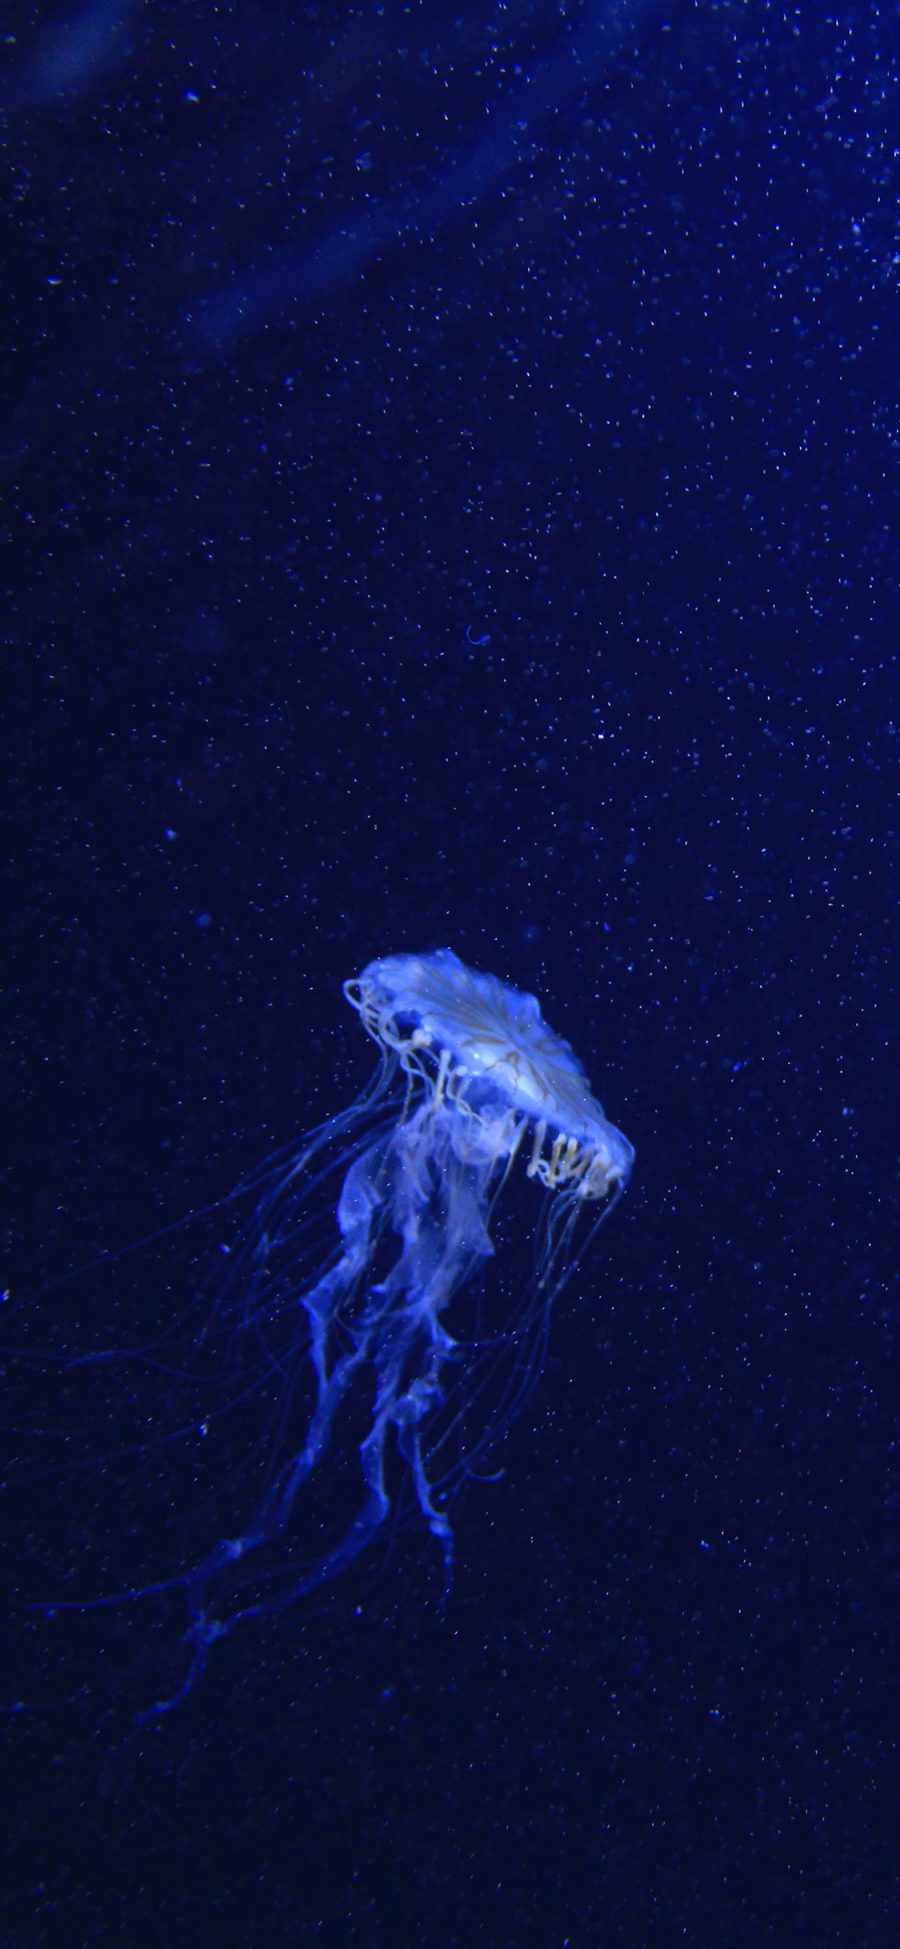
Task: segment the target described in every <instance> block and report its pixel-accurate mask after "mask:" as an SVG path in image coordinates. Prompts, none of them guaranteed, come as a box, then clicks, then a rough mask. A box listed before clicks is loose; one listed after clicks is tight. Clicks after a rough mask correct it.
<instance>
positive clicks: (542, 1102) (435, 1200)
mask: <svg viewBox="0 0 900 1949" xmlns="http://www.w3.org/2000/svg"><path fill="white" fill-rule="evenodd" d="M344 993H345V995H346V997H347V1000H348V1001H349V1002H350V1004H351V1006H352V1007H353V1008H354V1009H355V1010H356V1012H357V1014H358V1015H359V1017H360V1020H361V1022H362V1025H363V1027H364V1028H365V1030H366V1031H367V1033H368V1034H369V1035H370V1036H371V1037H372V1038H373V1040H374V1041H375V1042H376V1044H377V1045H378V1050H379V1063H378V1067H377V1070H376V1073H375V1075H374V1077H373V1079H372V1081H371V1082H370V1084H369V1086H368V1087H367V1088H366V1089H365V1090H364V1091H363V1092H362V1094H361V1095H360V1096H359V1098H358V1099H357V1101H356V1102H355V1103H354V1104H352V1105H351V1106H350V1107H349V1108H348V1109H346V1110H343V1111H340V1112H338V1113H337V1114H335V1115H334V1116H332V1117H330V1118H328V1119H327V1120H326V1121H325V1122H324V1123H323V1124H322V1125H321V1126H320V1127H319V1128H318V1129H317V1130H315V1131H314V1132H312V1133H311V1134H310V1135H309V1136H308V1137H307V1138H306V1139H305V1140H304V1141H303V1142H302V1143H301V1145H300V1146H299V1147H298V1148H296V1149H294V1150H293V1151H292V1152H291V1153H290V1154H289V1155H287V1157H285V1156H284V1155H282V1156H281V1157H280V1158H278V1159H275V1160H273V1162H272V1163H271V1164H270V1165H269V1166H266V1167H263V1169H262V1171H261V1172H259V1173H258V1174H257V1176H256V1177H255V1179H254V1180H252V1184H253V1188H254V1194H255V1207H254V1211H253V1215H252V1218H251V1220H250V1223H249V1225H248V1226H247V1227H246V1228H245V1231H244V1233H243V1234H242V1235H241V1236H240V1237H239V1238H238V1239H237V1240H236V1241H235V1242H234V1245H233V1246H232V1247H231V1248H230V1249H229V1250H228V1252H227V1255H226V1257H225V1259H224V1268H225V1269H224V1272H223V1275H222V1279H221V1283H220V1285H219V1287H218V1289H217V1291H216V1293H215V1294H214V1299H213V1305H212V1312H211V1315H210V1314H207V1315H206V1316H205V1317H203V1318H202V1321H201V1325H200V1328H199V1330H198V1331H197V1332H196V1333H195V1334H194V1333H193V1329H191V1333H190V1334H185V1333H184V1332H183V1335H182V1344H183V1343H184V1340H185V1339H187V1338H190V1337H193V1343H194V1351H195V1353H196V1355H197V1359H198V1362H202V1363H206V1362H208V1358H209V1350H210V1348H211V1347H214V1346H215V1345H216V1342H217V1339H218V1341H219V1342H220V1344H221V1347H222V1349H223V1358H222V1363H221V1365H222V1372H223V1375H224V1376H225V1379H224V1382H223V1383H222V1388H223V1396H222V1406H221V1413H222V1414H223V1415H227V1414H228V1413H229V1412H230V1413H231V1417H232V1418H231V1423H230V1426H231V1428H232V1429H233V1430H237V1432H238V1436H239V1432H240V1429H241V1428H242V1427H244V1426H245V1425H246V1417H247V1414H248V1411H249V1410H250V1408H251V1407H252V1404H253V1402H254V1401H257V1402H259V1403H261V1411H262V1421H263V1424H264V1427H265V1430H266V1433H265V1436H264V1439H263V1441H262V1445H261V1446H262V1452H261V1453H260V1452H259V1450H258V1451H257V1453H256V1456H255V1465H256V1471H257V1476H258V1480H257V1485H256V1488H255V1491H254V1490H253V1489H252V1488H251V1486H250V1484H249V1482H248V1484H247V1500H246V1504H245V1507H246V1508H247V1509H248V1516H247V1520H246V1522H245V1525H244V1527H243V1528H241V1529H240V1530H239V1531H238V1533H236V1534H235V1533H234V1532H232V1533H231V1534H230V1535H229V1536H226V1537H224V1538H221V1539H220V1540H219V1541H216V1542H214V1543H213V1544H212V1546H211V1547H209V1548H207V1549H206V1550H205V1552H202V1551H201V1552H200V1554H199V1555H198V1557H197V1558H196V1559H195V1560H194V1561H193V1562H190V1561H189V1562H188V1564H187V1565H186V1567H184V1568H183V1569H181V1570H178V1571H176V1572H175V1573H174V1574H173V1575H170V1576H166V1577H163V1578H161V1579H160V1580H158V1581H156V1582H154V1583H151V1584H143V1585H141V1586H139V1587H134V1588H131V1589H128V1590H126V1591H124V1592H120V1593H118V1594H117V1596H116V1597H113V1598H110V1599H104V1600H103V1601H104V1602H111V1603H115V1602H122V1601H126V1600H133V1599H138V1598H143V1597H146V1596H148V1595H149V1594H150V1593H151V1592H162V1591H172V1590H176V1589H181V1590H183V1592H184V1596H185V1598H186V1600H187V1606H188V1613H189V1623H188V1627H187V1631H186V1635H185V1644H186V1648H187V1659H186V1667H185V1671H184V1676H183V1678H182V1681H181V1682H180V1683H179V1684H178V1685H177V1687H176V1688H175V1690H174V1691H172V1692H171V1693H170V1694H169V1695H168V1696H166V1697H164V1698H163V1699H161V1700H159V1701H158V1702H157V1703H156V1704H155V1705H154V1706H153V1707H152V1711H153V1712H154V1713H158V1712H163V1711H168V1710H170V1709H171V1708H172V1707H173V1706H175V1705H177V1704H178V1703H179V1702H180V1701H181V1700H182V1699H184V1698H185V1697H186V1695H187V1693H188V1692H189V1690H190V1688H191V1687H192V1685H193V1684H194V1682H195V1681H196V1679H197V1677H198V1675H199V1673H200V1672H201V1671H202V1670H203V1668H204V1666H205V1664H206V1662H207V1659H208V1656H209V1652H210V1648H211V1646H212V1645H213V1643H214V1642H216V1641H217V1640H218V1639H219V1638H221V1637H223V1636H225V1635H227V1634H228V1633H230V1632H231V1631H232V1630H233V1629H234V1628H235V1626H236V1625H237V1624H239V1623H240V1622H241V1621H242V1620H245V1619H249V1618H260V1617H264V1616H267V1615H270V1614H272V1613H275V1612H277V1611H280V1610H283V1609H284V1608H285V1607H286V1606H287V1605H289V1604H292V1603H294V1602H296V1601H298V1600H300V1599H301V1598H302V1597H303V1596H304V1595H306V1594H308V1593H311V1592H314V1591H317V1590H321V1589H322V1588H323V1587H324V1586H326V1585H328V1584H330V1583H331V1582H332V1581H333V1580H334V1579H335V1578H336V1577H337V1576H338V1575H339V1574H340V1573H341V1572H342V1571H344V1570H345V1569H346V1568H347V1567H348V1566H349V1565H350V1564H352V1563H353V1562H354V1561H355V1560H356V1559H357V1558H358V1557H359V1556H360V1555H361V1554H362V1553H363V1552H364V1551H365V1550H366V1549H367V1548H368V1547H369V1546H370V1545H371V1544H372V1543H373V1542H374V1541H375V1539H376V1537H377V1536H378V1534H379V1532H380V1531H381V1530H382V1528H383V1526H384V1525H385V1523H386V1520H387V1518H388V1517H389V1516H390V1515H391V1514H392V1512H395V1511H396V1510H397V1508H398V1506H400V1505H405V1511H406V1513H407V1514H410V1513H411V1514H412V1515H413V1516H416V1517H417V1518H418V1520H419V1521H420V1522H424V1524H425V1525H427V1528H428V1530H430V1532H431V1535H432V1536H433V1538H434V1539H435V1542H436V1543H437V1545H438V1546H439V1550H440V1553H441V1556H442V1558H443V1564H444V1571H445V1578H446V1579H447V1580H448V1581H449V1577H450V1573H451V1567H452V1554H453V1533H452V1529H451V1522H450V1509H451V1505H452V1501H453V1497H454V1495H455V1493H456V1491H457V1490H458V1489H459V1488H460V1487H461V1485H462V1484H463V1483H464V1482H465V1481H466V1480H468V1479H471V1477H472V1476H473V1474H474V1473H475V1471H476V1469H477V1468H478V1467H479V1466H480V1464H481V1462H482V1460H483V1458H484V1456H485V1455H486V1454H487V1452H488V1450H489V1449H490V1447H491V1446H492V1445H493V1444H494V1443H495V1442H496V1441H497V1440H498V1439H499V1437H500V1436H502V1434H503V1433H504V1432H505V1430H506V1429H507V1428H508V1427H509V1425H510V1423H511V1422H512V1420H513V1419H514V1417H515V1415H516V1413H517V1412H518V1411H520V1409H521V1407H522V1405H523V1403H524V1401H525V1400H526V1399H527V1398H528V1394H529V1392H530V1389H531V1387H532V1386H533V1385H534V1383H535V1380H536V1379H537V1376H538V1374H539V1373H540V1370H541V1365H542V1360H543V1353H544V1349H545V1347H546V1343H547V1335H548V1332H549V1326H550V1320H551V1316H552V1310H553V1304H554V1301H555V1299H556V1298H557V1297H558V1295H559V1293H560V1291H561V1290H562V1288H563V1286H564V1285H565V1283H566V1281H567V1280H568V1279H569V1278H570V1277H571V1276H572V1272H573V1270H574V1267H575V1266H576V1264H578V1263H579V1261H580V1259H581V1257H582V1255H583V1252H584V1251H585V1250H586V1249H587V1246H588V1245H589V1244H590V1241H591V1239H592V1237H593V1235H594V1232H595V1230H596V1227H597V1225H598V1224H599V1223H600V1222H602V1220H603V1219H604V1218H605V1217H606V1216H607V1215H608V1213H609V1212H610V1211H611V1210H612V1208H613V1206H614V1204H615V1203H616V1201H617V1199H618V1197H619V1196H620V1194H621V1192H622V1190H623V1188H624V1186H625V1184H626V1182H627V1179H628V1175H629V1172H630V1169H631V1164H632V1158H633V1152H632V1149H631V1145H630V1144H629V1143H628V1140H627V1138H625V1137H623V1135H622V1133H621V1131H619V1130H617V1129H616V1128H615V1126H614V1125H613V1124H611V1123H610V1122H609V1121H608V1120H607V1118H606V1117H605V1115H604V1112H603V1110H602V1108H601V1106H600V1104H599V1103H598V1102H597V1100H596V1098H595V1097H593V1096H592V1094H591V1091H590V1087H589V1085H588V1081H587V1078H586V1076H585V1073H584V1071H583V1070H582V1068H581V1065H580V1064H579V1062H578V1061H577V1058H576V1057H575V1055H574V1053H573V1051H572V1049H571V1048H570V1046H569V1044H568V1043H567V1042H565V1041H563V1040H562V1038H561V1037H559V1036H556V1035H554V1033H553V1031H552V1030H551V1029H550V1028H548V1026H547V1024H546V1022H545V1021H544V1019H543V1017H542V1015H541V1011H540V1007H539V1005H538V1003H537V1001H536V1000H535V997H534V996H533V995H529V994H523V993H520V992H519V991H518V990H516V989H514V988H510V987H508V986H506V984H505V983H503V982H501V981H499V980H497V979H496V977H495V976H493V975H485V974H477V973H475V972H473V970H471V969H470V968H467V967H466V966H465V965H464V963H463V962H462V961H461V960H460V959H459V958H458V956H457V955H456V954H455V953H453V952H452V950H450V949H449V948H444V949H440V950H438V951H437V952H435V953H431V954H423V955H412V954H410V955H392V956H386V957H384V958H383V959H380V960H375V961H371V962H370V963H369V964H368V966H367V967H365V968H364V969H363V972H362V974H360V975H359V976H358V977H357V978H356V979H355V980H352V981H348V982H347V983H346V984H345V988H344ZM517 1160H520V1161H521V1162H522V1163H523V1164H524V1171H523V1176H524V1178H525V1180H526V1181H527V1180H529V1179H530V1180H531V1181H532V1184H533V1186H534V1190H535V1192H539V1193H540V1196H539V1199H537V1200H536V1201H535V1221H534V1231H535V1250H534V1258H533V1262H531V1264H530V1265H529V1268H528V1270H527V1272H526V1273H525V1274H524V1276H523V1277H520V1276H519V1275H518V1273H516V1274H515V1276H514V1275H513V1273H512V1272H511V1273H510V1275H509V1277H508V1278H507V1279H506V1280H505V1282H503V1283H504V1285H505V1288H506V1290H505V1295H499V1296H498V1292H497V1290H495V1286H494V1284H492V1285H491V1287H490V1288H489V1289H488V1290H487V1293H486V1295H485V1297H484V1298H483V1300H482V1299H481V1298H480V1297H478V1298H476V1299H474V1300H473V1295H479V1296H480V1294H481V1287H482V1281H481V1274H482V1273H483V1272H484V1271H485V1268H486V1266H487V1262H488V1261H489V1260H490V1259H491V1258H492V1257H493V1255H494V1251H495V1239H497V1238H498V1237H499V1231H498V1224H499V1204H498V1201H499V1199H500V1195H501V1193H502V1192H503V1190H504V1187H505V1185H506V1183H507V1180H508V1179H509V1178H510V1176H511V1174H512V1172H513V1170H514V1168H515V1166H516V1163H517ZM245 1188H246V1189H248V1190H249V1189H250V1182H249V1181H248V1185H247V1187H245ZM585 1221H586V1222H585ZM499 1283H500V1282H497V1284H498V1285H499ZM467 1302H469V1303H468V1304H467ZM504 1303H505V1305H506V1307H507V1313H506V1316H504V1315H503V1313H502V1306H503V1304H504ZM248 1350H249V1351H248ZM146 1351H147V1353H148V1355H149V1356H150V1360H149V1361H148V1364H153V1363H156V1364H157V1365H158V1364H159V1353H160V1343H159V1342H157V1343H155V1344H154V1346H153V1347H152V1348H150V1349H147V1350H146ZM187 1351H188V1353H190V1351H191V1350H190V1349H188V1350H187ZM188 1365H189V1361H187V1360H186V1361H184V1362H182V1368H183V1369H184V1368H186V1367H187V1366H188ZM273 1397H274V1398H273ZM253 1461H254V1458H253V1457H251V1456H250V1455H249V1454H248V1456H247V1474H248V1476H249V1475H250V1473H251V1472H252V1470H251V1464H252V1462H253ZM348 1477H350V1478H352V1480H353V1482H354V1487H353V1489H352V1491H351V1492H350V1497H349V1500H348V1499H347V1497H348V1486H347V1485H348ZM336 1481H337V1482H339V1483H340V1513H339V1515H338V1516H337V1517H336V1518H335V1515H334V1508H335V1505H334V1501H333V1498H332V1497H331V1495H330V1491H329V1485H330V1484H332V1485H333V1484H334V1483H335V1482H336ZM317 1485H318V1487H317ZM233 1501H234V1499H233V1496H232V1494H231V1488H229V1507H233ZM326 1507H327V1508H328V1509H329V1512H330V1513H329V1515H328V1517H327V1518H326V1516H325V1514H324V1511H325V1510H326ZM304 1512H306V1513H305V1514H304ZM207 1534H208V1532H207ZM69 1607H70V1608H71V1607H73V1606H69ZM74 1608H84V1607H80V1606H77V1605H76V1606H74ZM144 1716H147V1715H144Z"/></svg>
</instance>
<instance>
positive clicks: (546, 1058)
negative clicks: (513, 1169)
mask: <svg viewBox="0 0 900 1949" xmlns="http://www.w3.org/2000/svg"><path fill="white" fill-rule="evenodd" d="M344 994H345V995H346V997H347V1000H348V1001H349V1002H350V1004H351V1006H352V1007H353V1008H355V1009H356V1010H357V1012H358V1014H359V1016H360V1018H361V1020H362V1023H363V1026H364V1028H365V1029H366V1030H367V1032H368V1033H369V1035H371V1036H372V1037H373V1038H374V1040H375V1041H376V1042H377V1043H379V1045H380V1046H381V1048H382V1049H383V1050H385V1051H386V1052H389V1053H393V1054H394V1055H395V1056H396V1058H397V1060H398V1061H399V1063H400V1065H401V1067H402V1068H403V1069H405V1070H406V1072H407V1074H408V1075H410V1076H413V1077H417V1078H419V1079H420V1080H422V1081H423V1082H424V1083H425V1084H428V1083H429V1082H431V1084H432V1086H433V1089H434V1097H435V1102H436V1103H441V1102H448V1103H450V1104H451V1105H452V1106H453V1107H454V1108H455V1110H456V1111H457V1112H458V1114H459V1115H460V1117H461V1118H462V1119H463V1120H464V1121H465V1119H467V1118H468V1119H471V1120H472V1122H473V1123H474V1124H476V1125H481V1126H482V1127H483V1128H484V1129H485V1130H491V1131H492V1132H494V1133H496V1135H497V1136H498V1138H499V1137H500V1133H501V1132H504V1133H508V1138H509V1142H510V1145H511V1146H512V1147H513V1148H514V1149H518V1146H519V1143H520V1142H521V1139H522V1137H523V1135H524V1133H525V1130H526V1128H527V1127H528V1126H529V1125H530V1126H531V1130H532V1142H531V1153H530V1157H529V1161H528V1165H527V1175H528V1176H529V1177H536V1178H539V1179H540V1182H541V1183H542V1184H544V1185H546V1186H547V1188H548V1190H560V1189H566V1190H571V1191H572V1192H573V1193H574V1194H575V1195H576V1196H577V1197H579V1198H583V1199H597V1198H605V1197H607V1196H608V1195H609V1193H610V1192H611V1191H612V1190H613V1189H614V1188H615V1187H617V1186H618V1187H622V1186H624V1185H625V1183H626V1182H627V1179H628V1175H629V1172H630V1170H631V1166H632V1162H633V1159H634V1151H633V1149H632V1147H631V1145H630V1143H629V1142H628V1139H627V1138H626V1137H623V1135H622V1132H621V1131H620V1130H617V1129H616V1128H615V1126H614V1125H613V1124H611V1123H609V1122H607V1119H606V1117H605V1116H604V1114H603V1110H602V1107H601V1105H600V1104H599V1103H598V1102H597V1101H596V1098H595V1097H593V1096H592V1095H591V1091H590V1087H589V1085H588V1080H587V1077H586V1076H585V1073H584V1070H583V1069H582V1067H581V1064H580V1063H579V1061H578V1059H577V1057H576V1055H575V1053H574V1050H573V1049H572V1048H571V1046H570V1044H569V1043H568V1042H565V1041H564V1040H563V1038H562V1037H561V1036H558V1035H554V1033H553V1031H552V1029H549V1028H548V1027H547V1024H546V1022H545V1021H544V1019H543V1016H542V1015H541V1011H540V1005H539V1003H538V1001H537V998H536V996H534V995H529V994H525V993H522V992H521V991H520V990H518V989H515V988H510V987H508V986H507V985H506V983H505V982H502V981H498V980H497V977H496V976H495V975H483V974H476V973H475V972H474V971H473V970H472V969H470V968H467V967H466V966H465V964H464V963H463V962H462V961H461V960H460V959H459V956H458V955H457V954H454V952H453V950H452V948H439V949H437V950H436V952H435V953H433V954H429V955H412V954H408V955H391V956H387V957H385V958H384V959H383V960H380V961H370V963H369V965H368V967H366V968H364V970H363V972H362V974H361V975H360V976H359V977H358V979H357V980H355V981H347V982H345V983H344Z"/></svg>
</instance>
